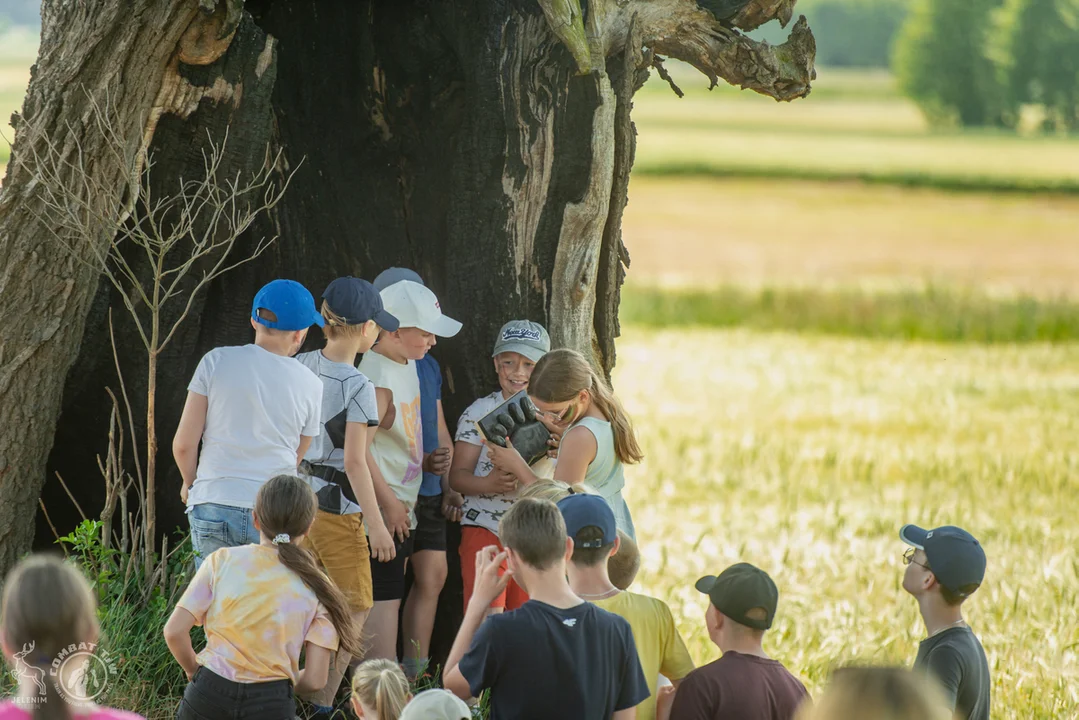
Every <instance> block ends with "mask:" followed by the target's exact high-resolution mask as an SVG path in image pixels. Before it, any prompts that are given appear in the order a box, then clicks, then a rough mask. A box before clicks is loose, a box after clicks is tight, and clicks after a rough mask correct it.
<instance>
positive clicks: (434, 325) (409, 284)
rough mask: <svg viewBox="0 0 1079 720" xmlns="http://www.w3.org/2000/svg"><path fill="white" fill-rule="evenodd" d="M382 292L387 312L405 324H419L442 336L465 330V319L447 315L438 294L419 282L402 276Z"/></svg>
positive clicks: (405, 325)
mask: <svg viewBox="0 0 1079 720" xmlns="http://www.w3.org/2000/svg"><path fill="white" fill-rule="evenodd" d="M380 294H381V295H382V305H383V306H384V307H385V308H386V312H388V313H389V314H390V315H393V316H394V317H395V318H397V319H398V321H400V323H401V327H403V328H408V327H415V328H419V329H420V330H423V331H424V332H429V333H432V334H434V335H438V336H439V337H453V336H454V335H456V334H457V333H458V332H460V330H461V323H459V322H457V321H456V320H454V319H453V318H449V317H446V316H445V315H443V314H442V307H441V306H440V305H439V304H438V298H436V297H435V294H434V293H433V292H431V291H430V290H428V289H427V288H426V287H424V286H423V285H420V284H419V283H418V282H413V281H412V280H402V281H401V282H396V283H394V284H393V285H390V286H389V287H387V288H386V289H384V290H383V291H382V292H381V293H380Z"/></svg>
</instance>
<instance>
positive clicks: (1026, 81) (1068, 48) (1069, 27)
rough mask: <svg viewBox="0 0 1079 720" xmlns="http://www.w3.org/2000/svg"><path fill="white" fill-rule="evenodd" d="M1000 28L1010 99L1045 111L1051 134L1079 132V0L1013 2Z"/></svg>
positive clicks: (1004, 71)
mask: <svg viewBox="0 0 1079 720" xmlns="http://www.w3.org/2000/svg"><path fill="white" fill-rule="evenodd" d="M999 27H1000V30H999V32H1000V45H1001V47H1002V48H1003V49H1004V52H1003V53H1002V57H1001V66H1002V67H1001V79H1002V82H1003V83H1004V84H1005V85H1006V88H1007V91H1008V97H1009V99H1010V100H1011V101H1012V102H1013V103H1015V104H1019V103H1036V104H1039V105H1041V106H1042V107H1043V108H1044V111H1045V122H1044V125H1045V128H1046V129H1047V130H1051V129H1057V130H1066V131H1069V132H1074V131H1075V130H1079V0H1008V2H1007V4H1006V5H1005V7H1004V10H1003V11H1002V13H1001V22H1000V26H999Z"/></svg>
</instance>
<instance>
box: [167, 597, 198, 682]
mask: <svg viewBox="0 0 1079 720" xmlns="http://www.w3.org/2000/svg"><path fill="white" fill-rule="evenodd" d="M193 627H195V616H194V615H192V614H191V613H190V612H189V611H187V610H185V609H184V608H182V607H177V608H176V609H174V610H173V611H172V615H171V616H169V620H168V622H166V623H165V630H164V632H163V634H164V636H165V644H166V645H168V646H169V652H171V653H172V656H173V657H174V658H176V662H178V663H180V667H182V668H183V669H184V672H185V673H187V679H188V680H190V679H191V677H192V676H193V675H194V674H195V671H196V670H198V669H199V663H198V659H197V657H196V655H195V647H194V646H193V645H192V644H191V628H193Z"/></svg>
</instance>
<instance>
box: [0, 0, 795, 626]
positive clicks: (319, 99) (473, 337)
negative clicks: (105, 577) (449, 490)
mask: <svg viewBox="0 0 1079 720" xmlns="http://www.w3.org/2000/svg"><path fill="white" fill-rule="evenodd" d="M541 4H542V5H543V6H544V7H543V8H541ZM551 4H552V3H549V2H547V0H544V2H542V3H538V2H536V0H458V1H457V2H453V3H449V2H444V1H442V0H430V1H429V2H422V1H420V0H417V1H416V2H408V3H402V2H373V1H370V2H354V1H345V0H339V1H331V0H248V1H247V3H246V5H244V4H242V3H241V2H240V0H227V1H226V0H216V1H215V0H201V2H196V0H155V1H154V2H150V1H149V0H141V1H140V2H138V3H136V5H137V6H138V7H137V8H132V3H131V2H128V1H124V2H121V1H120V0H100V1H99V2H95V3H93V4H85V3H63V2H59V1H53V0H45V4H44V13H43V34H42V43H41V54H40V57H39V60H38V64H37V65H36V66H35V70H34V73H33V77H32V80H31V84H30V89H29V92H28V95H27V100H26V104H25V107H24V110H23V118H22V120H21V122H20V128H19V134H18V137H17V141H16V144H15V148H14V152H13V155H12V159H11V164H10V165H9V170H8V178H7V182H6V183H5V185H4V192H3V196H2V198H0V253H2V254H3V256H4V257H5V268H4V272H3V274H2V275H0V312H2V313H3V315H4V317H5V323H4V325H3V331H2V332H3V345H2V355H0V478H2V484H0V572H3V571H5V570H6V569H7V568H8V567H10V565H11V564H12V562H13V561H14V560H15V559H16V558H17V557H18V555H19V554H20V553H22V552H24V551H25V550H26V549H28V547H29V545H30V538H31V536H32V533H33V527H34V524H33V517H34V514H35V507H36V505H37V502H38V497H39V496H41V495H42V494H43V496H44V499H45V503H46V505H47V509H48V511H49V513H50V515H51V517H52V520H53V522H54V524H55V525H56V526H57V527H59V528H60V529H61V530H66V529H67V528H69V527H70V526H71V525H72V523H73V521H74V520H75V519H76V518H75V516H74V511H73V510H72V509H71V506H70V503H69V501H68V500H67V498H66V496H65V495H64V494H63V492H62V491H60V490H59V486H58V485H57V484H56V482H55V480H54V479H50V480H49V481H48V482H47V483H46V484H45V487H44V492H43V493H42V484H43V482H45V478H46V474H47V473H46V470H47V469H48V471H49V473H48V474H49V475H50V476H51V474H52V471H53V470H59V471H60V472H61V473H62V474H63V476H64V477H65V478H66V479H68V480H69V483H68V484H69V485H70V486H71V487H72V491H73V493H74V494H75V495H76V499H78V500H79V502H80V504H81V505H82V506H83V508H84V509H85V510H87V512H89V513H97V512H98V511H99V510H100V507H101V501H102V497H101V492H100V490H99V488H100V482H99V481H98V479H97V472H96V464H95V462H94V456H95V454H97V453H100V452H101V451H102V450H103V449H104V443H105V432H104V428H106V427H107V425H108V413H109V409H110V406H109V404H108V400H107V395H106V393H105V391H104V387H105V386H106V385H112V386H115V384H116V377H115V370H114V367H113V360H112V357H111V347H110V344H109V341H108V335H107V309H108V308H109V307H110V306H114V307H116V306H117V298H116V297H114V291H112V290H111V289H110V288H109V287H108V286H107V285H105V284H99V282H98V278H97V277H96V276H95V275H94V273H92V272H88V271H85V270H83V269H81V266H79V265H76V264H75V263H74V262H72V260H71V259H70V257H69V256H68V254H67V252H66V251H65V250H64V249H62V248H61V247H59V246H57V245H56V244H55V243H54V242H52V241H51V240H50V236H49V233H48V232H47V231H46V229H45V228H43V227H42V226H41V225H40V224H39V222H38V221H37V220H36V219H35V217H36V215H37V214H39V213H38V212H37V208H36V205H35V204H36V203H38V202H39V201H38V199H37V197H36V195H35V190H34V173H35V168H34V167H33V163H32V162H31V160H30V158H31V157H32V153H30V152H28V148H29V145H30V143H33V142H38V141H39V140H38V138H39V137H40V136H39V134H38V132H37V131H39V130H44V131H46V132H49V133H51V134H52V136H53V137H54V138H58V139H60V140H61V141H62V142H64V143H66V145H65V147H68V146H70V152H77V151H78V148H76V147H75V146H74V142H75V141H76V140H78V141H79V142H80V143H81V151H82V152H83V153H84V154H86V153H88V154H89V155H90V156H91V157H94V158H95V159H96V160H97V161H98V162H97V163H96V164H95V165H94V166H93V167H94V172H95V174H96V175H97V178H96V179H97V181H98V182H99V183H101V184H102V186H106V187H123V186H125V185H128V186H130V185H131V184H132V182H133V178H136V177H138V173H139V172H140V171H141V167H139V166H135V167H116V166H114V165H115V164H113V165H110V162H109V158H108V157H106V154H105V153H104V152H102V151H101V148H102V147H103V144H104V139H103V138H101V137H99V134H98V133H97V131H96V130H95V129H94V128H93V127H91V126H90V124H89V123H88V122H87V120H86V118H87V100H86V97H87V95H86V94H87V93H89V95H91V96H93V97H97V98H99V100H100V101H103V100H104V98H106V97H107V98H108V103H109V106H110V108H111V109H112V110H113V111H114V113H115V115H116V117H117V124H118V128H119V130H120V134H121V137H122V138H124V139H125V142H127V143H130V144H131V145H132V146H133V147H137V146H139V145H140V144H141V145H142V146H144V147H146V148H148V149H149V152H150V153H151V156H152V159H153V166H152V169H151V170H150V180H151V185H152V187H153V188H154V190H155V192H158V193H162V192H168V191H169V189H170V188H171V187H173V186H174V185H175V182H176V178H177V177H179V176H184V177H190V176H192V174H194V173H197V172H199V171H201V162H202V158H201V151H202V150H203V149H205V147H207V143H208V142H210V141H215V142H220V141H221V139H222V138H223V137H224V136H225V132H226V129H227V131H228V137H229V142H228V146H227V148H228V149H227V153H228V157H227V166H228V167H229V168H230V169H232V170H235V171H238V172H242V171H245V170H249V169H251V168H254V167H258V166H260V165H261V164H262V162H263V159H264V156H265V153H266V150H267V144H269V145H270V146H271V148H272V149H278V148H279V149H281V150H283V153H284V155H283V157H284V166H285V167H284V168H282V170H283V171H284V170H288V169H296V168H297V167H298V170H297V172H296V175H295V177H294V178H293V180H292V185H291V186H290V189H289V191H288V192H287V193H286V195H285V197H284V200H283V201H282V203H281V204H280V205H278V206H277V208H275V210H273V211H272V212H271V213H270V214H269V215H268V216H264V217H263V218H262V219H261V220H260V221H259V222H258V223H256V225H255V226H253V227H252V228H251V229H250V230H249V232H248V233H247V236H246V237H245V238H244V239H243V241H242V242H241V243H240V244H239V245H240V246H238V247H237V248H236V249H235V251H234V252H236V253H244V252H246V251H249V250H250V248H252V247H253V246H254V244H255V243H256V242H257V241H258V240H259V238H262V237H266V236H273V235H278V234H279V235H280V239H279V240H278V241H277V242H276V243H275V244H274V245H273V247H272V248H271V250H270V251H268V252H267V253H265V254H264V255H262V256H261V257H260V258H258V259H257V260H256V261H254V262H252V263H250V264H248V265H245V266H243V267H241V268H239V269H237V270H235V271H233V272H231V273H230V274H228V275H227V276H225V277H223V278H221V279H219V280H217V281H215V282H214V283H213V284H212V286H211V287H210V288H209V290H208V292H206V293H205V295H204V296H203V297H201V298H199V301H198V302H197V304H196V307H195V313H194V314H193V316H192V317H191V318H189V320H188V321H187V324H186V325H185V326H184V328H183V330H182V331H181V333H180V334H179V335H178V337H177V340H176V341H175V342H174V343H173V344H172V345H171V346H170V347H169V348H168V350H167V351H166V353H165V354H164V355H163V356H162V357H161V360H160V377H159V382H158V396H157V397H158V411H157V418H158V421H157V425H158V432H159V435H160V437H161V438H162V446H163V448H164V449H165V450H164V452H165V456H164V457H162V458H161V460H160V462H159V466H160V468H162V471H161V473H160V475H161V477H159V482H158V486H159V490H160V493H159V496H160V498H161V500H160V503H159V511H158V514H159V518H160V521H159V526H160V527H161V528H162V529H164V530H169V529H171V528H174V527H177V526H181V527H186V523H185V522H184V521H183V508H182V506H181V504H180V501H179V498H178V489H179V477H178V474H177V473H176V472H175V471H174V470H173V469H172V462H171V458H170V457H168V447H169V442H168V441H169V439H171V437H172V433H173V431H174V429H175V426H176V421H177V419H178V415H179V411H180V409H181V406H182V402H183V397H184V394H185V388H186V383H187V382H188V380H189V378H190V376H191V373H192V372H193V370H194V368H195V365H196V363H197V362H198V359H199V357H200V356H201V354H202V353H204V352H205V351H206V350H208V349H210V348H212V347H214V346H216V345H226V344H240V343H244V342H248V341H250V339H251V331H250V327H249V325H248V322H247V317H248V312H249V311H248V308H249V307H250V302H251V298H252V296H253V295H254V293H255V291H256V290H257V289H258V287H259V286H260V285H262V284H263V283H264V282H266V281H267V280H268V279H271V278H273V277H281V276H283V277H290V278H294V279H297V280H299V281H301V282H303V283H305V284H306V285H307V286H308V287H309V288H311V289H312V291H315V292H318V291H320V290H321V289H322V288H323V287H324V286H325V284H326V283H327V282H329V281H330V280H331V279H333V278H334V277H336V276H338V275H344V274H354V275H358V276H362V277H367V278H371V277H373V276H374V275H375V274H376V273H378V272H379V271H380V270H381V269H383V268H385V267H387V266H390V265H405V266H410V267H413V268H415V269H416V270H418V271H419V272H420V273H421V275H423V276H424V278H425V280H426V281H427V282H428V284H429V285H430V286H431V287H432V288H433V289H434V290H435V292H436V293H437V294H438V295H439V297H440V299H441V300H442V305H443V308H444V309H445V311H446V312H447V313H448V314H450V315H452V316H455V317H458V318H460V319H461V320H463V321H464V323H465V327H464V330H463V331H462V332H461V334H460V335H458V337H456V338H454V339H452V340H448V341H444V342H443V343H442V344H440V345H439V346H438V347H437V348H436V349H435V351H434V352H435V354H436V356H437V357H438V358H439V360H440V361H441V363H442V365H443V367H444V369H445V380H446V382H445V406H446V410H447V417H448V418H449V419H450V422H451V423H452V422H453V421H454V418H456V417H457V413H458V412H459V411H460V410H461V409H462V408H463V407H464V406H465V405H466V404H467V403H469V402H470V401H471V400H472V399H474V398H475V397H477V396H478V395H480V394H485V393H487V392H489V391H490V389H491V387H493V386H494V375H493V371H492V368H491V363H490V361H489V360H488V359H487V358H488V352H489V350H488V348H489V347H490V346H491V344H492V341H493V336H494V333H495V331H496V329H497V328H498V327H499V326H500V325H501V324H502V323H503V322H504V321H506V320H507V319H510V318H522V317H524V318H530V319H533V320H536V321H538V322H541V323H544V324H546V325H547V326H548V327H549V328H550V330H551V334H552V337H553V338H554V339H555V343H556V344H557V345H563V346H567V345H568V346H572V347H577V348H578V349H581V350H582V351H585V352H587V353H591V356H592V357H594V358H595V361H596V363H597V365H598V366H599V367H601V368H603V370H604V371H606V372H609V371H610V369H611V367H612V366H613V364H614V362H615V354H614V339H615V337H616V336H617V334H618V324H617V308H618V293H619V288H620V286H621V283H622V279H623V277H624V264H625V263H626V262H628V256H627V255H626V252H625V248H624V247H623V246H622V242H621V231H620V226H621V217H622V210H623V208H624V206H625V203H626V199H627V187H628V183H629V170H630V167H631V165H632V162H633V148H634V130H633V127H632V124H631V122H630V107H631V105H630V103H631V98H632V95H633V93H634V91H635V90H636V89H637V88H638V87H639V86H640V84H641V83H642V82H643V81H644V79H645V77H646V76H647V71H648V67H649V66H650V65H651V64H652V63H653V62H656V61H657V60H658V58H657V56H656V53H663V54H665V55H671V56H675V57H679V58H682V59H685V60H686V61H688V62H691V63H692V64H694V65H695V66H696V67H698V68H699V69H701V70H702V71H703V72H705V73H706V74H707V75H709V76H710V77H711V78H712V80H713V82H714V81H715V80H716V79H717V78H722V79H724V80H726V81H728V82H732V83H735V84H738V85H741V86H743V87H747V88H750V89H753V90H755V91H757V92H762V93H764V94H768V95H771V96H773V97H776V98H777V99H784V100H788V99H792V98H795V97H800V96H803V95H805V94H806V93H807V92H808V90H809V81H810V79H811V78H812V76H813V54H814V47H813V40H812V35H811V34H810V33H809V31H808V28H807V27H806V26H805V23H804V20H802V21H799V23H798V24H797V25H796V26H795V29H794V32H793V34H792V37H791V40H790V41H789V42H788V43H787V44H786V45H784V46H780V47H776V48H773V47H770V46H768V45H766V44H758V43H754V42H752V41H750V40H748V39H746V38H745V37H744V36H742V35H740V34H738V33H737V32H735V31H731V30H728V29H727V28H725V27H723V26H721V25H720V24H719V23H718V22H716V21H715V19H714V18H713V17H712V16H711V15H710V14H709V13H708V12H706V11H704V10H701V9H700V8H699V7H698V6H697V5H696V4H695V3H694V2H693V1H692V0H651V1H649V0H628V1H625V2H614V0H609V1H604V0H592V2H590V3H588V5H589V6H590V13H591V16H590V17H588V18H586V20H585V22H584V23H581V22H580V19H579V18H578V19H577V21H576V23H570V24H563V23H560V22H559V21H558V17H559V16H558V12H559V7H562V6H565V7H569V6H573V5H575V2H574V0H568V2H567V1H565V0H558V1H557V2H554V3H553V4H554V5H557V6H559V7H555V8H553V9H552V7H550V5H551ZM792 4H793V3H792V2H791V1H790V0H781V1H779V2H776V0H753V2H752V3H751V4H750V5H749V7H748V8H747V11H745V12H744V13H743V15H744V16H745V18H747V19H745V20H744V21H742V22H744V25H743V27H751V26H753V25H754V24H755V23H756V24H759V22H762V21H763V20H762V18H763V19H768V18H770V17H780V18H784V19H786V18H789V14H790V7H791V5H792ZM91 8H92V9H91ZM563 9H564V8H563ZM740 17H741V16H740ZM738 22H739V19H738V18H736V19H735V24H738ZM552 23H553V24H554V28H555V29H554V30H552ZM578 26H579V27H578ZM579 28H585V37H583V38H582V37H581V36H580V33H579V32H578V30H579ZM575 33H576V34H575ZM582 42H583V43H584V45H582V44H581V43H582ZM567 48H570V49H567ZM582 48H586V49H582ZM571 49H572V51H571ZM582 71H583V72H582ZM95 153H96V154H95ZM115 214H116V218H117V221H118V222H119V221H121V220H122V217H123V207H116V208H115ZM109 239H110V238H109V236H108V234H107V233H103V234H102V236H101V238H100V239H99V242H101V243H104V244H107V243H108V242H109ZM121 315H122V309H121V311H120V312H118V313H114V318H115V320H116V321H117V328H116V332H117V341H118V344H119V347H120V348H122V350H121V353H122V357H121V362H120V365H121V368H122V370H123V373H124V377H125V380H126V383H127V385H128V390H129V395H130V396H131V397H132V399H133V401H134V403H135V406H136V407H135V413H134V416H135V417H136V418H137V417H140V416H141V415H142V413H141V408H139V407H138V405H139V402H140V401H139V400H138V398H139V397H141V395H142V394H143V393H142V391H143V390H144V389H145V386H144V385H142V386H140V383H144V382H145V380H144V378H145V370H144V367H145V365H144V362H145V358H144V356H143V354H142V353H141V352H140V351H139V348H140V344H139V343H138V342H137V341H136V340H135V337H134V334H133V333H134V331H133V328H132V327H131V325H130V323H128V322H126V321H123V320H121ZM313 335H317V333H313ZM309 342H310V341H309ZM54 442H55V445H54ZM50 449H51V450H52V452H51V455H50V454H49V453H50ZM46 460H48V462H46ZM39 525H44V523H39ZM51 539H52V538H51V531H50V530H49V529H48V527H47V526H45V527H39V529H38V540H39V542H42V543H44V542H48V541H50V540H51ZM451 557H452V553H451ZM452 574H453V573H452V571H451V576H452ZM449 611H450V612H452V607H451V609H450V610H449Z"/></svg>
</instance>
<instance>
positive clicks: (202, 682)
mask: <svg viewBox="0 0 1079 720" xmlns="http://www.w3.org/2000/svg"><path fill="white" fill-rule="evenodd" d="M295 718H296V699H295V697H294V694H293V691H292V681H291V680H273V681H271V682H262V683H238V682H233V681H232V680H227V679H225V678H223V677H221V676H220V675H217V674H216V673H214V672H212V671H210V670H207V669H206V668H204V667H200V668H199V669H198V670H196V671H195V677H194V678H192V679H191V682H189V683H188V684H187V688H185V689H184V697H183V699H182V700H181V701H180V709H179V710H177V711H176V720H295Z"/></svg>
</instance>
